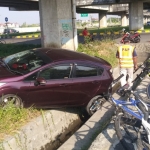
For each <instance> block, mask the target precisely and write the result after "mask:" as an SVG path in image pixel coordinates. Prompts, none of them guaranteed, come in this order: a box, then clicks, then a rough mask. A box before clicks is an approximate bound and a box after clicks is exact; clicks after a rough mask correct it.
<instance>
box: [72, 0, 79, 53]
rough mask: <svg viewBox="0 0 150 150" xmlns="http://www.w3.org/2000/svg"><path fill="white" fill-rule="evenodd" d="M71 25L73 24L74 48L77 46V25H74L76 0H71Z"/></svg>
mask: <svg viewBox="0 0 150 150" xmlns="http://www.w3.org/2000/svg"><path fill="white" fill-rule="evenodd" d="M71 2H72V26H73V41H74V50H75V51H76V50H77V48H78V37H77V27H76V0H72V1H71Z"/></svg>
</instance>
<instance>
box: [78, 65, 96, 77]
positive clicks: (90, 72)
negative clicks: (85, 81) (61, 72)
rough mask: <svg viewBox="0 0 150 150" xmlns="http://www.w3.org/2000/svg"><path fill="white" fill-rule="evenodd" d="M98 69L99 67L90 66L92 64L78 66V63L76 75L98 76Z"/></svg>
mask: <svg viewBox="0 0 150 150" xmlns="http://www.w3.org/2000/svg"><path fill="white" fill-rule="evenodd" d="M97 75H98V71H97V67H90V66H80V65H79V66H78V65H76V70H75V77H77V78H78V77H91V76H97Z"/></svg>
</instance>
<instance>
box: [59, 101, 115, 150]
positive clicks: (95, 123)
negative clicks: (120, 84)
mask: <svg viewBox="0 0 150 150" xmlns="http://www.w3.org/2000/svg"><path fill="white" fill-rule="evenodd" d="M114 110H115V107H114V106H112V105H111V104H110V103H109V102H106V103H105V104H104V105H103V107H102V109H101V110H99V111H97V112H96V113H95V114H94V115H93V116H92V117H91V118H90V119H89V120H88V121H87V122H86V123H85V124H84V125H83V126H82V127H81V128H80V129H79V130H78V131H77V132H75V133H74V134H73V135H72V136H71V137H70V138H69V139H68V140H67V141H66V142H65V143H64V144H63V145H62V146H61V147H59V148H58V150H87V149H88V147H89V146H90V145H91V143H92V142H93V140H94V139H95V138H96V136H97V135H98V134H99V133H100V132H101V131H102V130H103V129H104V128H105V127H106V126H107V125H108V123H110V120H111V118H112V115H113V113H114Z"/></svg>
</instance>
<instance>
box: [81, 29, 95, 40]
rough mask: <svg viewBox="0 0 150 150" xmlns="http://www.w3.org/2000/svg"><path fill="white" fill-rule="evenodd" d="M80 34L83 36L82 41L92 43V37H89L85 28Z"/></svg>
mask: <svg viewBox="0 0 150 150" xmlns="http://www.w3.org/2000/svg"><path fill="white" fill-rule="evenodd" d="M82 34H83V36H84V41H86V40H88V39H89V40H91V41H93V36H92V35H90V33H89V32H88V30H87V28H86V27H85V28H84V30H83V31H82Z"/></svg>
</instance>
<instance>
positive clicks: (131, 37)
mask: <svg viewBox="0 0 150 150" xmlns="http://www.w3.org/2000/svg"><path fill="white" fill-rule="evenodd" d="M123 32H124V35H123V37H122V39H121V41H120V42H121V43H125V41H130V43H139V42H140V40H141V39H140V38H141V36H140V34H139V33H138V32H136V31H135V32H134V33H133V34H131V33H129V32H126V31H125V29H123Z"/></svg>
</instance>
